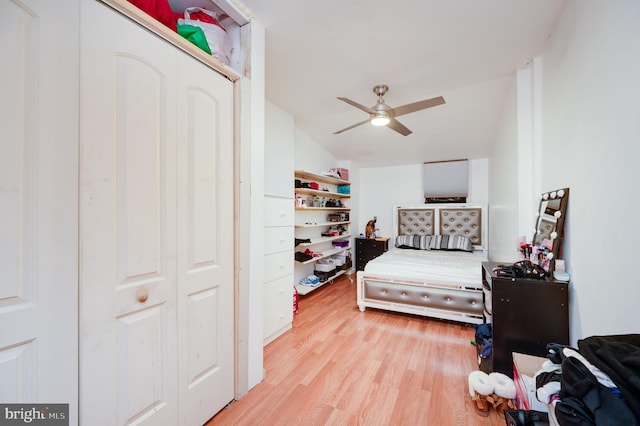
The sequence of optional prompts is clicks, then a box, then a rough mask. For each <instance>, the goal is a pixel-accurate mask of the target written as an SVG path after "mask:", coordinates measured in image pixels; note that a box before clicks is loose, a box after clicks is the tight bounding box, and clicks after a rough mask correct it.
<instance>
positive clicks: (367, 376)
mask: <svg viewBox="0 0 640 426" xmlns="http://www.w3.org/2000/svg"><path fill="white" fill-rule="evenodd" d="M352 277H353V281H351V280H350V279H349V278H350V277H349V276H343V277H340V278H339V279H337V280H336V281H335V282H334V283H332V284H329V285H326V286H324V287H322V288H320V289H318V290H317V291H314V292H312V293H311V294H309V295H307V296H304V297H301V298H300V304H299V306H300V312H299V313H298V314H296V315H295V317H294V321H293V329H292V330H290V331H288V332H287V333H285V334H284V335H282V336H281V337H279V338H278V339H276V340H275V341H273V342H272V343H270V344H269V345H267V346H266V347H265V348H264V367H265V369H266V377H265V379H264V381H262V382H261V383H260V384H258V385H257V386H256V387H255V388H253V389H252V390H251V391H249V392H248V393H247V394H246V395H245V396H244V397H242V398H241V399H240V400H238V401H235V402H233V403H232V404H230V405H229V406H228V407H227V408H225V409H224V410H222V411H221V412H220V413H218V414H217V415H216V416H215V417H214V418H213V419H211V420H210V421H209V422H208V423H207V425H208V426H213V425H394V426H395V425H412V426H414V425H504V424H505V421H504V419H502V418H500V417H499V416H498V415H497V413H495V412H491V413H490V416H489V417H481V416H479V415H478V414H477V413H476V412H475V410H474V408H473V404H472V402H471V398H470V396H469V391H468V382H467V376H468V374H469V373H470V372H471V371H473V370H475V369H477V364H476V361H475V359H476V358H475V349H474V347H473V346H472V345H471V343H470V341H471V340H473V339H474V328H473V327H471V326H465V325H462V324H458V323H454V322H450V321H440V320H434V319H428V318H422V317H418V316H413V315H405V314H397V313H391V312H384V311H379V310H375V309H367V310H366V311H365V312H364V313H362V312H360V311H359V310H358V307H357V306H356V287H355V275H353V276H352Z"/></svg>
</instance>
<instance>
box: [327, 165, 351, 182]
mask: <svg viewBox="0 0 640 426" xmlns="http://www.w3.org/2000/svg"><path fill="white" fill-rule="evenodd" d="M329 171H330V172H333V173H337V174H338V176H340V179H342V180H346V181H347V182H348V181H349V169H345V168H342V167H335V168H332V169H329Z"/></svg>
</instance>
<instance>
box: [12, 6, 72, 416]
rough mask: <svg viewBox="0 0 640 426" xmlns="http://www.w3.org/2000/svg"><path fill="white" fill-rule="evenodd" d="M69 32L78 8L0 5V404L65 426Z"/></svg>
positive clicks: (68, 389) (68, 386) (68, 395)
mask: <svg viewBox="0 0 640 426" xmlns="http://www.w3.org/2000/svg"><path fill="white" fill-rule="evenodd" d="M63 21H64V22H67V24H66V25H65V26H63V27H61V26H60V25H59V23H60V22H63ZM78 22H79V12H78V1H77V0H65V1H58V2H43V1H36V0H3V1H0V28H1V30H0V31H1V32H2V37H0V56H1V57H2V58H3V63H2V67H1V71H0V73H1V76H2V78H0V93H1V96H0V129H2V141H1V143H0V401H2V402H4V403H16V402H21V403H68V404H69V418H68V420H69V421H70V424H74V423H77V421H78V420H77V411H78V393H77V380H78V371H77V362H78V346H77V341H78V340H77V332H78V318H77V303H78V299H77V298H78V280H77V275H78V269H77V268H78V234H77V218H78V216H77V210H78V209H77V207H78V192H77V188H78V172H77V170H78V169H77V162H78V135H77V129H78ZM52 366H55V368H51V367H52ZM3 414H4V413H3Z"/></svg>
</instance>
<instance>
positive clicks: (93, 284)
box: [80, 1, 178, 426]
mask: <svg viewBox="0 0 640 426" xmlns="http://www.w3.org/2000/svg"><path fill="white" fill-rule="evenodd" d="M81 6H82V8H81V16H82V19H81V21H82V24H81V71H80V74H81V85H80V95H81V98H80V99H81V100H80V107H81V117H80V129H81V132H80V143H81V145H80V146H81V161H80V241H81V259H80V286H81V287H80V288H81V303H80V329H81V330H80V331H81V333H80V395H81V397H80V422H81V424H87V425H89V424H92V425H93V424H110V425H113V424H148V425H154V426H155V425H172V426H173V425H175V424H176V423H177V413H178V407H177V347H176V344H177V334H176V327H177V312H176V288H177V279H176V143H175V141H176V137H175V111H176V109H175V107H176V105H175V104H176V102H175V100H176V99H175V59H176V53H177V52H176V51H175V49H174V48H172V47H171V46H169V45H167V44H166V43H164V42H162V41H161V40H159V39H158V38H157V37H155V36H154V35H152V34H151V33H149V32H147V31H145V30H143V29H142V28H140V27H138V26H137V25H135V24H133V23H131V22H130V21H128V20H127V19H125V18H123V17H122V16H120V15H118V14H116V13H114V12H113V11H111V10H110V9H109V8H108V7H106V6H104V5H102V4H101V3H99V2H96V1H84V2H82V5H81Z"/></svg>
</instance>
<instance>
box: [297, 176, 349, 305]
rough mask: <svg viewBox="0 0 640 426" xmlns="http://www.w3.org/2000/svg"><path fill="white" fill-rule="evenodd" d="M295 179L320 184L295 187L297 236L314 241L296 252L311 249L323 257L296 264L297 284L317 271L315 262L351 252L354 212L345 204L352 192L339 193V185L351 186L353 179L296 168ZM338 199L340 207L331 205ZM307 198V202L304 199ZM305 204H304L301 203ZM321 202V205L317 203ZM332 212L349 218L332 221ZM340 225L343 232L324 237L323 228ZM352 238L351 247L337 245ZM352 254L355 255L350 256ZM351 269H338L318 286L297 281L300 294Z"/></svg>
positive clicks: (299, 246)
mask: <svg viewBox="0 0 640 426" xmlns="http://www.w3.org/2000/svg"><path fill="white" fill-rule="evenodd" d="M295 178H296V179H299V180H300V181H301V182H315V183H317V184H318V187H319V189H311V188H304V187H297V188H295V190H294V192H295V197H296V207H295V237H296V238H300V239H308V240H310V242H306V243H301V244H298V245H297V246H296V247H295V251H302V252H304V251H306V250H307V249H308V250H310V251H313V252H316V253H320V254H321V255H320V256H316V257H313V258H312V259H309V260H307V261H304V262H298V261H294V264H295V278H296V281H295V282H296V283H299V281H300V280H301V279H302V278H304V277H307V276H309V275H312V274H314V270H315V264H316V263H317V262H318V261H320V260H322V259H328V258H331V257H332V256H335V255H339V254H347V253H349V254H350V253H351V244H352V243H351V232H350V229H349V228H350V225H351V221H350V220H349V218H348V215H349V213H350V211H351V209H350V207H349V206H348V205H346V204H345V202H346V201H348V200H349V199H350V198H351V194H350V190H349V191H347V192H349V193H343V192H338V187H340V186H349V187H350V185H351V184H350V183H349V181H346V180H342V179H337V178H334V177H331V176H325V175H321V174H317V173H312V172H308V171H304V170H296V171H295ZM331 199H333V200H336V201H337V202H338V203H339V204H340V206H339V207H333V206H331V207H327V206H326V201H327V200H331ZM303 200H304V201H303ZM303 202H304V203H305V205H304V206H302V205H300V204H301V203H303ZM314 203H315V204H318V203H319V204H320V205H314ZM331 213H337V214H340V213H345V214H344V215H343V216H344V217H345V220H336V221H332V220H329V215H330V214H331ZM331 227H336V228H337V227H339V228H340V230H341V231H342V233H341V234H339V235H332V236H323V235H322V233H323V232H322V229H324V228H331ZM347 240H348V241H349V245H348V246H347V247H336V246H334V245H333V242H334V241H347ZM350 257H352V256H350ZM347 271H348V269H337V270H336V272H335V274H334V275H333V276H331V277H329V278H328V279H327V280H326V281H322V282H320V283H318V284H317V285H315V286H309V285H303V284H295V286H296V290H297V291H298V294H301V295H305V294H309V293H311V292H312V291H314V290H316V289H318V288H320V287H322V286H324V285H325V284H329V283H330V282H332V281H333V280H334V279H335V278H337V277H339V276H340V275H342V274H344V273H345V272H347Z"/></svg>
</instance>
